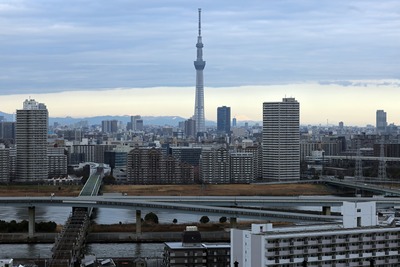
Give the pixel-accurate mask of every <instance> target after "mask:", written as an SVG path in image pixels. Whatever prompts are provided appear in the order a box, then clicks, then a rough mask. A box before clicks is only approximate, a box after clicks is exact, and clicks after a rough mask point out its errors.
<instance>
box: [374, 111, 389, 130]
mask: <svg viewBox="0 0 400 267" xmlns="http://www.w3.org/2000/svg"><path fill="white" fill-rule="evenodd" d="M386 127H387V119H386V112H385V111H383V110H381V109H380V110H377V111H376V130H377V132H379V133H382V132H385V131H386Z"/></svg>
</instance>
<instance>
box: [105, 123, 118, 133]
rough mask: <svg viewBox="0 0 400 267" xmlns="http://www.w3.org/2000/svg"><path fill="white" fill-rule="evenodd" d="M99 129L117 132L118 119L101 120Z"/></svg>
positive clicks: (106, 131)
mask: <svg viewBox="0 0 400 267" xmlns="http://www.w3.org/2000/svg"><path fill="white" fill-rule="evenodd" d="M101 129H102V131H103V133H116V132H118V121H117V120H106V121H101Z"/></svg>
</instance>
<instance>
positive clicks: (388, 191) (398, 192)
mask: <svg viewBox="0 0 400 267" xmlns="http://www.w3.org/2000/svg"><path fill="white" fill-rule="evenodd" d="M322 181H323V182H324V183H325V184H329V185H334V186H339V187H346V188H352V189H356V190H357V189H359V190H364V191H368V192H373V193H377V194H380V195H385V196H396V197H399V196H400V189H397V188H390V187H387V186H384V185H376V184H370V183H366V182H361V181H347V180H340V179H335V178H323V179H322Z"/></svg>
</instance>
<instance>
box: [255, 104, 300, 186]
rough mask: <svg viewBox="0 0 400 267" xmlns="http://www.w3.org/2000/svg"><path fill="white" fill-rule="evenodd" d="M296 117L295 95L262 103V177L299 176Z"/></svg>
mask: <svg viewBox="0 0 400 267" xmlns="http://www.w3.org/2000/svg"><path fill="white" fill-rule="evenodd" d="M299 117H300V105H299V102H297V101H296V100H295V99H294V98H283V100H282V102H265V103H264V104H263V138H262V139H263V156H262V157H263V179H267V180H275V181H285V180H297V179H300V133H299V130H300V127H299V122H300V121H299V120H300V119H299Z"/></svg>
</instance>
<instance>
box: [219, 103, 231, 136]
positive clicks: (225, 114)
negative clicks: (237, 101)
mask: <svg viewBox="0 0 400 267" xmlns="http://www.w3.org/2000/svg"><path fill="white" fill-rule="evenodd" d="M217 131H218V132H220V133H226V134H228V133H230V132H231V108H230V107H226V106H222V107H218V108H217Z"/></svg>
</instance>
